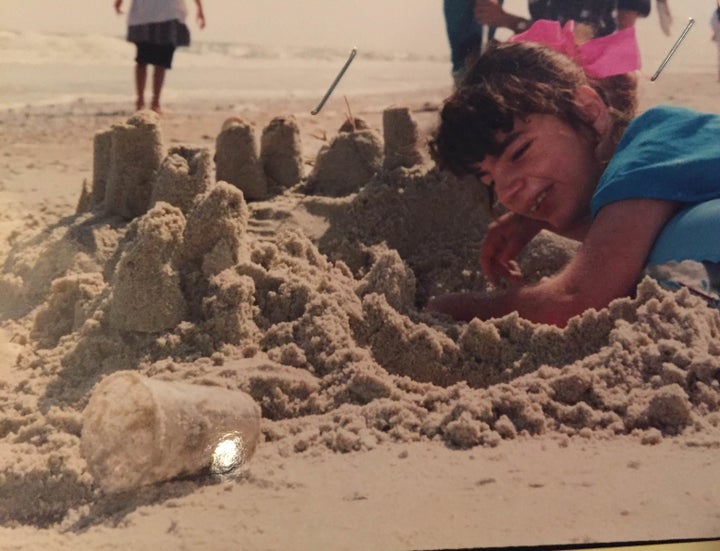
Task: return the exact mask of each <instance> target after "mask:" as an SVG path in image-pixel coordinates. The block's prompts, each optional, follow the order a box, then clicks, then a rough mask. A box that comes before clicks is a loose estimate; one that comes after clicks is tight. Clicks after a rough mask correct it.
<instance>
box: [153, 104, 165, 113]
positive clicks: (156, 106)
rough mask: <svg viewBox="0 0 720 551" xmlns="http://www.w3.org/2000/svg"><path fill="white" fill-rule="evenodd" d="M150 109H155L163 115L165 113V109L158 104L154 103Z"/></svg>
mask: <svg viewBox="0 0 720 551" xmlns="http://www.w3.org/2000/svg"><path fill="white" fill-rule="evenodd" d="M150 109H152V110H153V111H155V112H156V113H157V114H158V115H162V114H163V110H162V109H160V105H158V104H153V105H152V106H151V107H150Z"/></svg>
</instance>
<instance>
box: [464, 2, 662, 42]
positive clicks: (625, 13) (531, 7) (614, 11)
mask: <svg viewBox="0 0 720 551" xmlns="http://www.w3.org/2000/svg"><path fill="white" fill-rule="evenodd" d="M528 12H529V13H530V19H526V18H524V17H521V16H518V15H514V14H511V13H508V12H506V11H505V10H504V9H503V8H502V6H501V5H499V4H498V2H497V1H496V0H477V2H476V3H475V19H477V21H478V22H479V23H480V24H486V25H492V26H493V27H499V28H506V29H510V30H511V31H513V32H514V33H521V32H524V31H526V30H527V29H528V27H529V26H530V24H531V23H532V22H533V21H537V20H538V19H548V20H551V21H558V22H559V23H560V24H561V25H564V24H565V23H566V22H567V21H570V20H572V21H574V22H575V34H576V39H577V40H578V42H585V41H587V40H589V39H591V38H597V37H600V36H606V35H608V34H612V33H613V32H615V31H616V30H622V29H626V28H628V27H632V26H634V25H635V22H636V20H637V18H638V17H647V16H648V15H649V14H650V0H580V1H578V0H528Z"/></svg>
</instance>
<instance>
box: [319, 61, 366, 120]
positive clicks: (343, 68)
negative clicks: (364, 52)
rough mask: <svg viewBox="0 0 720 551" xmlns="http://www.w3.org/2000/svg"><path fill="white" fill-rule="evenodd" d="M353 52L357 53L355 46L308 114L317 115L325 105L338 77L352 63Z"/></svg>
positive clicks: (338, 79) (340, 76) (338, 80)
mask: <svg viewBox="0 0 720 551" xmlns="http://www.w3.org/2000/svg"><path fill="white" fill-rule="evenodd" d="M355 54H357V48H353V49H352V50H350V56H349V57H348V58H347V61H346V62H345V65H343V67H342V69H340V72H339V73H338V75H337V76H336V77H335V80H333V82H332V84H331V85H330V88H328V91H327V92H325V95H324V96H323V98H322V99H321V100H320V103H318V105H317V107H316V108H315V109H313V110H312V111H310V114H312V115H317V114H318V113H319V112H320V109H322V108H323V105H325V102H326V101H327V100H328V98H329V97H330V94H332V93H333V90H335V87H336V86H337V85H338V82H340V79H341V78H342V77H343V75H344V74H345V71H347V68H348V67H349V66H350V63H352V60H353V59H355Z"/></svg>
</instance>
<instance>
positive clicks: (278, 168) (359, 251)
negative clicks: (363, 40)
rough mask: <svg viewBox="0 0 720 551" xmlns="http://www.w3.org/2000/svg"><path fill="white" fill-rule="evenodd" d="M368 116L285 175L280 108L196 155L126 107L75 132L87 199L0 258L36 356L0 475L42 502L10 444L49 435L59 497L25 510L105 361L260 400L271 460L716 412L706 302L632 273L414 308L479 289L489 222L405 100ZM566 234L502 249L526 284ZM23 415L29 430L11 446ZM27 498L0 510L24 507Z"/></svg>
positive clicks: (657, 432)
mask: <svg viewBox="0 0 720 551" xmlns="http://www.w3.org/2000/svg"><path fill="white" fill-rule="evenodd" d="M384 120H387V128H386V131H385V133H386V134H388V136H387V137H386V139H385V143H383V141H382V136H381V134H380V132H378V131H376V130H373V129H370V128H364V129H359V130H358V129H357V128H356V129H355V130H353V129H352V128H350V129H349V131H348V129H344V130H343V131H341V132H339V133H338V135H337V136H335V137H334V138H332V139H331V141H330V142H329V144H328V145H327V147H325V148H323V149H322V150H321V152H320V154H319V155H318V158H317V159H316V161H315V168H314V170H313V171H312V173H311V174H310V175H308V176H307V177H305V176H303V175H302V171H301V166H300V164H301V163H300V162H299V161H298V141H297V140H298V137H297V134H296V132H295V127H294V124H295V123H293V121H292V120H290V119H287V118H277V119H275V120H274V121H273V122H272V123H271V124H270V125H269V127H268V128H267V129H266V130H265V131H264V132H263V136H264V137H265V139H264V140H262V148H261V149H260V150H259V151H258V149H257V148H256V146H255V145H254V140H255V137H254V134H253V133H252V132H251V127H250V126H249V125H246V124H245V123H242V122H241V121H238V120H232V121H230V123H228V124H226V125H224V126H223V127H222V128H221V129H220V134H219V135H218V140H217V141H216V151H215V152H209V151H204V150H194V149H188V148H182V147H180V148H171V149H170V150H169V151H167V153H166V152H165V151H164V150H163V147H162V139H161V136H162V135H161V132H160V128H159V122H158V121H157V120H156V119H154V118H153V117H152V116H151V115H147V114H145V113H140V114H138V115H136V116H134V117H132V118H131V119H130V120H129V121H128V122H127V123H124V124H120V125H117V126H115V127H113V128H112V129H111V130H110V131H108V132H103V133H101V134H99V135H98V136H96V138H95V142H94V143H95V146H94V151H95V158H94V161H95V162H94V167H95V172H94V174H93V182H92V191H91V193H90V197H89V200H88V201H85V204H86V205H89V207H88V208H89V210H85V209H81V212H78V213H77V214H76V215H75V216H74V217H71V218H69V219H67V220H65V221H64V223H63V224H60V225H58V227H55V228H53V229H52V231H47V232H44V233H43V234H41V235H39V236H30V237H28V238H26V239H22V240H18V241H17V243H16V244H15V245H14V247H13V249H12V251H11V252H10V254H9V255H8V257H7V260H6V262H5V264H4V266H3V269H2V272H1V273H0V290H2V291H3V294H5V293H7V292H12V293H14V294H17V295H18V296H22V297H23V299H25V300H26V301H27V304H28V307H27V309H26V310H24V311H23V312H20V313H19V314H18V313H17V311H15V310H13V312H15V313H14V314H13V315H14V316H16V319H17V321H16V322H15V325H16V327H17V331H18V333H19V334H21V335H22V336H21V337H19V338H22V339H25V342H27V343H28V348H27V350H26V351H25V352H23V353H22V354H21V355H20V358H19V360H18V369H19V370H28V371H31V370H36V371H32V373H33V375H32V377H33V385H34V386H36V387H39V388H40V387H42V389H43V390H42V392H39V393H35V394H33V395H27V396H25V395H19V394H16V393H14V391H11V390H10V389H8V388H5V389H3V388H2V387H0V392H2V393H3V394H4V400H5V401H6V403H8V404H10V406H9V407H8V409H7V410H6V412H5V413H3V417H2V419H1V421H2V426H4V427H8V429H7V430H6V431H5V432H4V433H2V435H0V436H1V437H2V442H3V445H8V446H11V449H12V450H14V451H13V452H12V453H13V454H14V458H15V460H14V461H13V462H12V464H6V465H0V471H1V472H2V473H3V474H4V478H3V481H4V482H2V486H3V489H4V490H7V491H12V489H13V487H14V486H13V484H16V485H20V484H23V485H24V491H25V492H26V493H28V495H30V496H35V497H36V498H37V499H40V498H41V497H46V496H47V490H46V486H47V481H48V480H49V479H51V478H52V477H56V476H57V469H54V468H53V467H52V466H48V467H46V468H44V469H41V470H40V471H39V472H38V471H37V468H36V467H33V466H31V462H30V460H29V459H28V458H30V457H32V456H33V455H34V454H47V453H52V454H53V455H54V456H55V457H58V458H60V459H61V460H62V464H63V465H64V466H63V467H62V477H63V480H64V482H63V483H64V484H65V485H66V486H67V487H68V488H70V489H71V490H72V491H68V492H65V493H63V494H62V496H58V495H53V499H51V500H50V501H48V502H47V504H46V508H45V509H44V510H43V512H41V513H40V516H41V517H42V519H44V521H45V522H47V523H52V522H57V521H59V520H61V519H62V518H63V517H64V515H65V514H66V513H67V512H68V510H70V509H73V508H76V507H79V506H80V505H82V503H84V502H86V501H88V500H90V499H91V498H90V496H91V493H92V487H93V481H92V479H91V478H90V477H89V476H88V474H87V471H86V470H85V467H84V463H83V460H82V458H81V455H80V451H79V433H80V426H81V424H82V411H83V408H84V406H85V405H86V403H87V400H88V397H89V395H90V392H91V390H92V389H93V387H94V386H95V384H96V383H98V382H99V381H100V380H102V379H103V378H104V377H105V376H106V375H109V374H112V373H114V372H116V371H120V370H134V371H137V372H138V373H141V374H143V375H146V376H149V377H157V378H160V379H163V380H169V381H182V382H189V383H196V384H204V385H214V386H218V387H222V388H226V389H230V390H241V391H244V392H247V393H248V394H249V395H250V396H252V398H253V399H254V400H255V401H256V402H257V403H258V404H259V405H260V407H261V409H262V433H263V435H262V437H261V442H260V444H259V445H260V446H262V445H263V442H273V443H275V445H277V446H280V447H281V448H282V449H283V450H284V451H283V453H288V454H292V453H303V452H306V451H307V450H310V449H312V448H314V447H322V448H329V449H331V450H334V451H337V452H348V451H353V450H367V449H371V448H373V447H375V446H377V445H379V444H380V443H382V442H387V441H417V440H437V441H440V442H442V443H444V444H445V445H448V446H452V447H459V448H470V447H473V446H479V445H484V446H496V445H499V444H500V443H501V442H502V440H503V439H511V438H516V437H517V436H518V435H528V436H531V435H538V434H545V433H556V434H558V435H559V436H564V437H571V436H576V435H579V436H582V437H590V436H591V435H597V436H598V437H600V438H601V437H604V436H605V437H609V436H612V435H616V434H634V435H637V438H638V439H641V440H642V441H643V442H647V443H654V442H658V441H660V440H662V439H663V438H664V437H668V436H672V435H677V434H680V433H683V434H696V435H697V438H698V440H699V441H701V440H702V439H703V438H704V436H703V435H704V434H710V433H713V431H715V430H716V427H718V426H720V344H718V343H720V314H719V313H718V312H717V311H716V310H713V309H710V308H708V307H707V306H706V305H705V304H704V303H703V302H702V301H701V300H700V299H699V298H697V297H694V296H692V295H690V294H689V293H687V292H684V291H681V292H679V293H671V292H669V291H667V290H664V289H662V288H660V286H659V285H657V284H656V283H654V282H653V281H652V280H649V279H647V280H644V281H643V282H642V283H641V284H640V286H639V287H638V292H637V296H636V297H635V298H632V299H629V298H628V299H622V300H617V301H614V302H613V303H612V304H611V305H610V307H609V308H607V309H604V310H602V311H601V312H596V311H592V310H591V311H588V312H586V313H585V314H584V315H582V316H580V317H577V318H574V319H573V320H571V322H570V323H569V324H568V326H567V328H565V329H558V328H555V327H549V326H544V325H537V324H533V323H530V322H527V321H525V320H523V319H520V318H518V317H517V316H514V315H510V316H507V317H505V318H503V319H499V320H490V321H486V322H481V321H479V320H474V321H473V322H471V323H468V324H456V323H451V322H449V321H447V320H442V319H437V318H433V317H431V316H429V315H428V314H426V313H425V312H423V310H422V305H423V304H424V301H425V300H426V299H427V297H428V296H430V295H432V294H435V293H437V292H442V291H447V290H456V289H474V290H482V289H485V288H486V287H487V283H486V282H485V280H484V279H483V277H482V275H481V274H480V273H479V271H478V269H477V266H476V265H475V255H476V251H477V249H478V247H479V244H480V242H481V240H482V236H483V234H484V230H485V228H486V226H487V223H488V222H489V220H490V218H489V216H488V214H487V212H486V210H485V209H484V208H483V201H484V194H483V191H482V190H481V189H479V186H468V185H466V184H463V182H459V181H458V180H456V179H454V178H452V177H449V176H447V175H444V174H441V173H438V172H437V171H436V170H435V169H434V168H433V167H432V166H431V165H428V164H423V163H421V162H420V161H421V160H422V155H420V154H419V151H418V150H414V149H413V147H412V142H413V139H414V138H413V136H414V135H415V134H414V133H415V130H414V127H413V124H412V120H411V119H410V118H409V113H408V112H407V111H406V110H404V109H402V108H392V110H391V111H388V113H387V117H384ZM398 121H399V122H398ZM391 128H392V129H394V132H395V133H396V135H394V136H393V137H392V138H391V139H388V138H389V130H390V129H391ZM221 136H222V138H221ZM251 138H252V139H251ZM251 142H252V143H251ZM417 147H419V145H417ZM213 158H214V160H215V176H214V177H213V167H212V159H213ZM408 165H410V166H408ZM221 166H223V167H224V168H222V169H221ZM221 176H223V177H226V178H228V179H229V180H233V181H227V180H223V179H222V178H221ZM298 179H299V182H296V180H298ZM272 194H275V195H274V196H273V197H270V195H272ZM251 197H252V199H251ZM288 205H290V207H288ZM271 208H275V209H277V210H278V211H280V210H282V212H283V215H284V216H286V217H290V216H291V215H292V214H293V213H296V214H297V215H298V216H301V215H302V214H303V212H304V213H313V212H318V213H322V215H323V217H324V218H326V219H327V220H328V222H327V224H328V226H327V229H326V230H325V231H324V232H323V233H322V235H319V236H318V237H317V238H314V239H310V238H309V237H308V236H307V235H305V233H303V232H302V231H300V230H298V229H297V227H299V226H300V225H298V226H296V227H294V229H290V230H288V231H279V232H277V234H275V235H273V236H271V237H268V236H264V237H263V239H260V238H259V237H258V236H257V235H255V234H254V233H253V231H254V230H253V226H252V224H251V222H252V221H253V216H254V213H256V212H260V210H261V209H264V210H267V209H271ZM572 251H573V245H572V244H571V243H570V242H565V241H563V240H560V239H558V238H555V237H552V236H550V235H549V234H541V236H539V237H538V238H537V239H536V241H534V242H533V244H532V245H531V246H530V248H529V250H528V251H527V252H526V253H524V255H523V256H522V257H521V258H520V261H521V266H522V267H523V268H524V270H525V272H526V274H527V275H528V277H529V278H530V280H533V279H538V278H541V277H543V276H544V275H547V273H551V272H552V271H553V270H556V269H557V268H558V267H560V266H562V264H563V263H564V262H565V261H567V259H568V258H569V255H571V254H572ZM538 259H542V262H540V261H539V260H538ZM8 296H9V295H8ZM0 306H2V307H3V308H9V306H7V305H4V306H3V305H0ZM5 311H9V310H5ZM38 366H52V367H48V368H45V367H43V368H42V369H40V370H37V367H38ZM29 410H32V411H33V412H34V413H32V414H31V415H28V414H27V413H26V412H27V411H29ZM23 412H25V413H23ZM58 427H59V428H60V435H59V436H58V433H57V430H58ZM714 427H715V428H714ZM27 431H34V433H35V434H38V435H40V436H41V437H42V438H44V439H45V441H46V444H43V445H42V446H33V445H29V444H26V443H22V442H20V441H19V440H18V438H19V437H17V435H20V434H22V433H25V432H27ZM32 480H39V481H40V482H39V483H35V484H33V483H31V481H32ZM13 481H14V482H13ZM37 499H35V500H33V499H29V500H28V504H27V507H26V508H25V509H23V508H22V507H20V508H19V510H18V509H17V508H16V509H14V510H13V511H6V512H0V521H3V522H7V521H10V520H18V521H22V518H24V516H23V515H30V514H33V515H35V518H37V515H38V513H37V512H36V511H35V510H34V509H32V513H31V510H30V509H31V507H34V506H35V505H34V504H35V502H36V501H37ZM46 501H47V500H46Z"/></svg>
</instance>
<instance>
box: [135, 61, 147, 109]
mask: <svg viewBox="0 0 720 551" xmlns="http://www.w3.org/2000/svg"><path fill="white" fill-rule="evenodd" d="M146 81H147V65H141V64H140V63H138V64H137V65H135V92H136V94H137V100H136V101H135V109H137V110H140V109H142V108H144V107H145V82H146Z"/></svg>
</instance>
